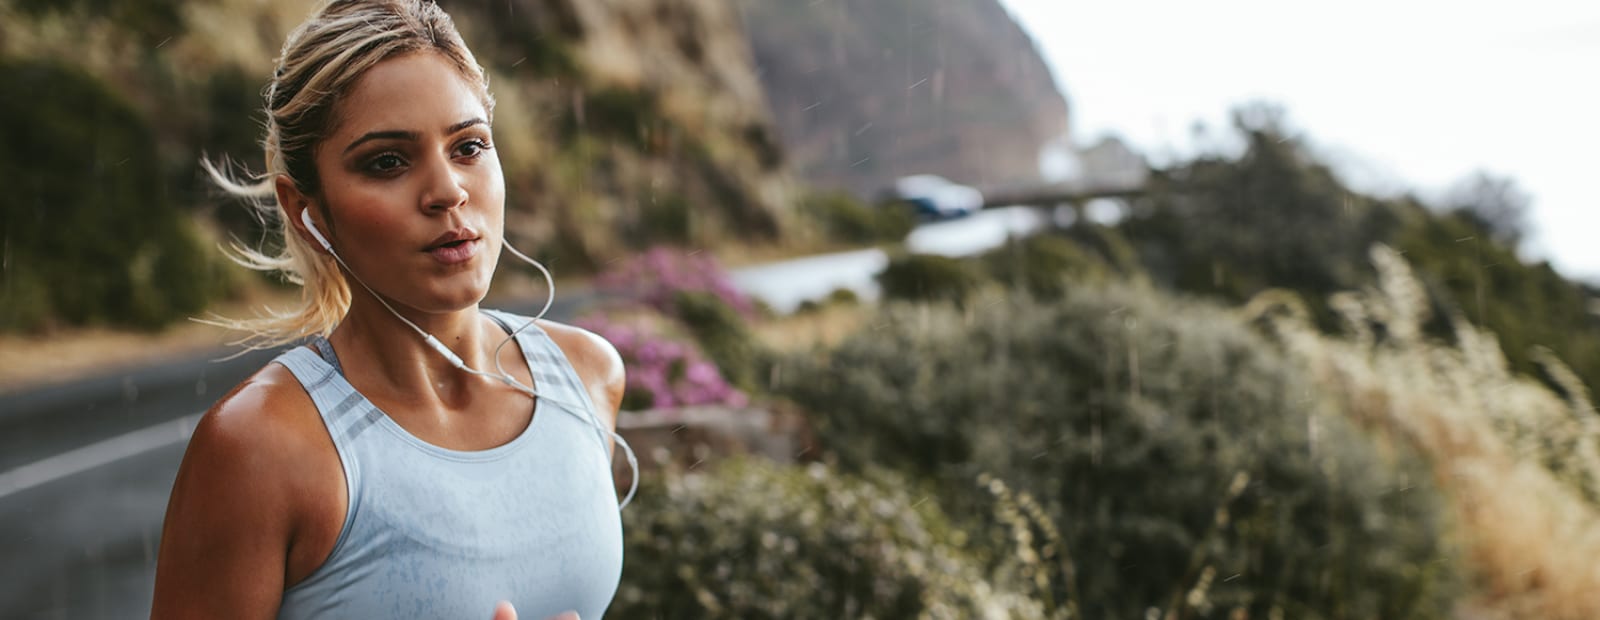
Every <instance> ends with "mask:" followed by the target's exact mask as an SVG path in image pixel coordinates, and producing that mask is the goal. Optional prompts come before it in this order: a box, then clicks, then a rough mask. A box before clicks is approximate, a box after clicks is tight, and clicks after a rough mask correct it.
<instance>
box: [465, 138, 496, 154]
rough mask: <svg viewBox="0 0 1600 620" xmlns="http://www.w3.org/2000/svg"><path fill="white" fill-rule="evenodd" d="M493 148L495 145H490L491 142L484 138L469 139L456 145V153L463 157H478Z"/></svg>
mask: <svg viewBox="0 0 1600 620" xmlns="http://www.w3.org/2000/svg"><path fill="white" fill-rule="evenodd" d="M491 148H494V147H491V146H489V143H488V142H484V141H483V140H468V141H466V142H463V143H461V146H458V147H456V154H457V155H460V156H462V157H468V158H476V157H478V156H479V155H482V154H483V152H484V151H487V150H489V149H491Z"/></svg>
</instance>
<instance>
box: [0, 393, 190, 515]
mask: <svg viewBox="0 0 1600 620" xmlns="http://www.w3.org/2000/svg"><path fill="white" fill-rule="evenodd" d="M203 413H204V412H202V413H196V414H193V415H188V416H184V417H181V418H178V419H176V420H169V421H166V422H162V423H160V424H157V425H154V426H149V427H146V428H142V429H139V430H136V431H133V432H131V433H126V434H122V435H118V436H116V437H112V438H110V439H107V440H104V441H100V442H96V443H92V444H89V445H87V446H84V447H82V448H78V449H76V450H72V451H69V452H63V453H61V454H57V455H55V456H52V457H49V458H45V459H41V460H38V461H34V462H32V463H29V464H27V465H23V466H21V467H18V468H16V469H13V470H11V471H8V472H5V473H0V498H5V497H7V496H9V495H12V494H15V493H21V492H23V491H26V490H28V489H31V488H33V487H36V486H39V485H42V484H48V483H51V482H55V481H57V480H60V479H62V478H65V477H67V476H71V475H73V474H78V473H82V472H85V471H89V470H91V469H94V468H96V467H100V466H101V465H107V464H110V463H114V462H116V461H120V460H122V459H125V458H128V457H131V456H137V455H139V454H143V453H145V452H149V451H151V450H155V449H158V448H165V447H167V446H170V445H172V444H175V443H179V442H182V441H188V439H189V435H191V434H193V433H194V426H195V424H197V423H198V422H199V421H200V416H201V415H202V414H203Z"/></svg>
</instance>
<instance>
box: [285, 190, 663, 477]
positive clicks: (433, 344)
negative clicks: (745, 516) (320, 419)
mask: <svg viewBox="0 0 1600 620" xmlns="http://www.w3.org/2000/svg"><path fill="white" fill-rule="evenodd" d="M300 223H302V224H305V226H306V232H309V233H311V237H312V238H314V239H316V240H317V243H320V244H322V249H324V250H327V251H328V254H329V255H331V256H333V259H334V260H336V261H339V264H340V265H343V266H344V270H345V271H346V272H347V273H349V274H350V277H352V278H354V279H355V281H356V282H357V283H359V284H360V285H361V288H364V289H367V292H368V293H371V294H372V297H373V299H376V300H378V303H380V304H383V307H384V308H386V309H388V310H389V314H393V315H394V316H395V318H397V319H400V322H402V323H405V324H406V325H407V326H409V327H411V329H412V331H415V332H417V334H418V335H420V336H422V341H423V343H424V344H426V345H428V348H430V349H433V350H434V351H435V352H437V353H439V355H441V356H443V357H444V358H445V359H446V360H449V361H450V365H451V366H454V367H455V368H456V369H458V370H461V371H464V372H467V373H471V374H474V375H478V376H480V377H486V378H489V379H495V380H497V381H500V382H501V383H504V384H506V385H508V386H511V388H512V389H515V390H517V391H519V392H522V393H524V394H527V395H528V396H531V397H534V398H539V399H543V400H548V401H550V402H551V403H554V404H557V405H560V406H561V408H562V409H565V410H566V411H567V412H568V413H571V414H572V415H575V416H576V415H578V413H577V412H578V411H581V410H583V409H582V408H579V407H575V406H574V405H572V404H571V403H565V402H562V401H559V400H556V399H553V398H548V397H546V396H544V395H542V394H540V393H538V392H536V391H534V389H533V388H531V387H528V386H526V385H523V384H522V383H521V382H519V381H517V379H516V377H512V376H511V373H509V372H506V369H505V367H504V366H502V365H501V363H500V350H501V349H503V348H505V346H506V345H507V344H509V343H511V342H512V341H513V340H516V338H517V334H519V333H521V332H522V330H524V329H527V328H528V327H530V326H532V325H533V322H534V321H535V320H537V319H540V318H543V317H544V315H545V313H546V312H549V311H550V305H551V304H553V303H555V300H556V281H555V278H554V277H552V276H551V275H550V270H549V269H545V266H544V265H542V264H540V263H539V261H536V260H534V259H532V258H530V257H529V256H528V255H526V254H523V253H522V252H519V251H517V249H516V248H514V247H511V243H510V242H508V241H506V240H504V239H501V240H500V245H501V247H504V248H505V249H507V250H511V253H512V254H514V255H516V257H517V258H520V259H522V260H523V261H525V262H527V263H528V264H530V265H533V266H534V267H536V268H538V269H539V273H542V274H544V279H545V283H546V284H547V285H548V286H549V288H550V297H549V298H548V299H546V300H545V302H544V308H543V309H541V310H539V314H537V315H535V316H534V317H533V318H532V319H529V320H528V322H526V323H524V324H523V325H522V326H521V327H518V328H516V329H515V330H512V332H511V333H510V334H509V335H507V336H506V339H505V340H502V341H500V344H499V345H498V346H496V347H495V348H494V369H495V372H494V373H487V372H483V371H481V370H478V369H476V368H473V367H471V366H468V365H467V363H466V362H465V361H462V359H461V356H459V355H456V352H455V351H451V350H450V347H447V346H444V343H442V342H439V339H438V338H434V337H433V334H430V333H428V332H426V331H423V330H422V328H421V327H417V324H416V323H412V322H411V321H410V320H409V319H407V318H406V317H404V316H402V315H401V314H400V313H399V312H396V311H395V309H394V307H393V306H390V305H389V302H388V301H386V300H384V298H383V296H382V295H379V294H378V292H377V291H374V290H372V287H370V286H367V283H366V282H365V281H363V280H362V279H361V277H360V276H357V275H356V272H355V270H353V269H351V268H350V265H349V264H348V263H346V262H344V258H343V257H340V256H339V253H338V252H335V251H333V244H332V243H329V242H328V238H327V237H324V236H322V231H320V230H317V225H316V224H313V223H311V211H310V210H309V209H301V210H300ZM580 417H585V416H580ZM586 418H587V419H586V420H585V421H587V422H588V423H589V424H590V425H592V426H594V428H595V430H597V431H601V432H603V433H605V434H609V435H611V438H612V439H614V440H616V442H617V445H619V446H621V447H622V452H623V454H624V455H625V456H626V457H627V458H628V466H629V467H631V468H632V469H633V476H632V477H631V478H630V480H629V485H628V494H627V496H625V497H623V498H622V503H621V505H620V507H619V508H626V507H627V506H628V503H629V502H631V501H633V495H634V493H635V492H637V491H638V490H639V460H638V458H637V457H636V456H634V454H633V448H632V447H631V446H629V445H628V441H627V440H625V439H623V438H622V435H618V434H617V433H616V431H613V430H611V429H609V428H606V427H605V426H604V425H602V424H600V421H599V420H597V419H595V417H594V412H593V411H589V415H588V416H586ZM602 437H603V436H602Z"/></svg>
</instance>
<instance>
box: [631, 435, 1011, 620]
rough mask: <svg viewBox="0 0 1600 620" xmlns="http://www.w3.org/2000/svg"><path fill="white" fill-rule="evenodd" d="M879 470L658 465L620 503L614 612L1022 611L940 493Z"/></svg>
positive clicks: (895, 614) (943, 614) (942, 614)
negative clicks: (853, 472)
mask: <svg viewBox="0 0 1600 620" xmlns="http://www.w3.org/2000/svg"><path fill="white" fill-rule="evenodd" d="M906 487H907V483H906V481H905V480H903V479H900V478H897V477H895V476H892V475H889V474H887V473H884V472H881V471H873V472H869V473H868V474H867V475H865V476H863V477H857V476H846V475H840V474H839V473H837V472H834V471H832V470H830V469H828V468H827V467H824V466H822V465H820V464H813V465H811V466H809V467H799V466H781V465H774V464H770V463H766V462H762V461H754V460H743V461H729V462H725V463H723V464H721V465H719V466H718V467H716V468H714V469H712V470H711V471H709V472H702V473H688V474H684V473H676V472H670V471H669V472H666V473H664V474H663V476H661V477H660V481H659V482H658V483H654V484H647V485H644V486H642V487H641V488H640V489H639V496H638V497H637V499H636V500H635V502H634V503H633V505H632V506H631V507H629V509H628V510H625V511H623V513H622V516H623V532H624V536H625V539H624V541H625V545H626V547H625V550H624V554H625V555H626V556H627V558H628V561H627V563H626V564H625V565H624V567H623V575H622V585H621V587H620V589H619V590H618V592H617V597H616V600H615V601H614V602H613V603H612V605H611V609H610V612H611V613H610V615H613V616H617V617H621V618H740V619H744V618H978V617H1003V618H1029V617H1042V612H1041V611H1040V609H1039V605H1038V604H1037V603H1034V602H1031V601H1029V600H1026V599H1024V598H1021V597H1020V596H1018V595H1015V594H1010V593H1007V592H1005V591H1002V590H1001V589H999V588H997V587H995V586H994V585H993V584H991V583H990V582H989V581H988V578H987V574H986V573H985V571H984V570H983V569H982V568H981V567H980V566H979V563H978V562H977V561H975V559H974V558H972V557H969V556H968V555H967V554H966V553H965V552H963V551H962V549H961V548H960V541H961V539H962V538H963V534H962V533H961V532H959V531H957V530H955V529H954V528H952V526H951V524H950V522H949V521H948V520H947V519H946V518H945V517H944V515H943V514H942V512H941V511H940V510H939V507H938V503H937V502H931V501H926V499H923V498H919V497H918V495H917V494H915V493H913V492H911V491H909V490H908V489H907V488H906Z"/></svg>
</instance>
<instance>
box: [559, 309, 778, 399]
mask: <svg viewBox="0 0 1600 620" xmlns="http://www.w3.org/2000/svg"><path fill="white" fill-rule="evenodd" d="M578 325H579V326H580V327H583V328H584V329H587V330H589V331H592V332H594V333H596V334H598V335H600V337H602V338H605V339H606V340H607V341H609V342H611V344H612V345H613V346H615V347H616V348H617V352H618V353H620V354H622V360H623V362H624V364H625V365H626V366H627V368H628V384H627V391H626V392H624V394H623V398H622V408H623V409H625V410H629V411H639V410H644V409H659V408H666V407H681V406H689V405H710V404H723V405H730V406H734V407H739V406H743V405H745V404H746V402H747V399H746V397H745V395H744V393H742V392H740V391H739V390H736V389H734V388H733V386H731V385H729V384H728V382H727V380H726V379H724V378H723V376H722V371H720V370H718V369H717V366H716V364H713V363H711V362H710V361H708V360H706V359H705V357H704V356H703V355H702V354H701V353H700V351H699V349H697V348H696V347H695V346H694V345H693V344H690V343H687V342H683V341H681V340H676V339H673V338H671V337H669V336H666V335H663V334H662V333H661V332H662V331H663V330H661V329H655V328H652V327H650V326H649V325H647V324H645V323H643V322H634V323H631V324H630V323H624V322H618V321H614V320H611V319H608V318H606V317H604V316H601V315H591V316H589V317H586V318H583V319H579V320H578Z"/></svg>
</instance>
